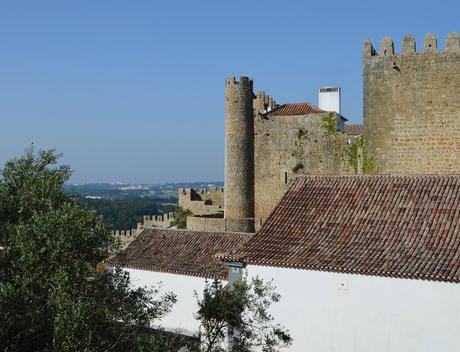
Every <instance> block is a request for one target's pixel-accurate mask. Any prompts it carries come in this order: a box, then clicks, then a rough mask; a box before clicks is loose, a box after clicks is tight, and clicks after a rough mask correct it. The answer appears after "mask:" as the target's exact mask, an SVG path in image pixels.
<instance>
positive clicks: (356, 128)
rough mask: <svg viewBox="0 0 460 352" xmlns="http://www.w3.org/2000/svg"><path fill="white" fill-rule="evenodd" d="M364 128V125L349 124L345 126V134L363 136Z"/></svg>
mask: <svg viewBox="0 0 460 352" xmlns="http://www.w3.org/2000/svg"><path fill="white" fill-rule="evenodd" d="M363 128H364V126H363V125H362V124H347V125H345V133H346V134H349V135H352V136H358V135H362V134H363Z"/></svg>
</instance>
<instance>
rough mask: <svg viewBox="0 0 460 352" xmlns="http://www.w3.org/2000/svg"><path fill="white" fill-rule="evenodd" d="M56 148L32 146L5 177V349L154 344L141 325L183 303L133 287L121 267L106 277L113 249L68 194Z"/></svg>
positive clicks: (0, 193) (1, 336)
mask: <svg viewBox="0 0 460 352" xmlns="http://www.w3.org/2000/svg"><path fill="white" fill-rule="evenodd" d="M58 159H59V155H57V154H56V153H55V152H54V151H52V150H48V151H39V152H38V155H36V154H35V152H34V150H33V148H32V147H31V148H29V149H28V150H27V151H26V153H25V155H24V156H22V157H21V158H18V159H14V160H11V161H9V162H7V163H6V165H5V167H4V169H3V170H2V176H3V178H2V179H0V243H1V245H2V246H3V247H4V250H3V254H2V255H0V316H1V317H2V323H1V324H0V349H1V350H2V351H126V350H136V349H138V347H139V348H140V346H143V347H145V346H148V344H149V343H150V342H149V340H147V339H142V338H140V339H139V338H138V337H136V335H137V333H136V331H137V330H138V327H139V326H145V325H148V324H149V323H150V322H151V321H153V320H154V319H157V318H159V317H161V316H163V315H164V314H166V313H167V312H168V311H169V309H170V308H171V305H172V304H173V302H174V300H175V298H174V296H173V295H172V294H165V295H161V294H160V293H159V291H158V289H147V288H137V289H132V288H131V286H130V280H129V275H128V274H127V273H126V272H124V271H122V270H120V269H116V270H114V271H112V272H109V271H103V272H98V271H97V270H96V266H97V264H98V263H100V262H101V261H102V260H103V259H104V258H105V257H106V254H107V253H108V250H109V249H110V248H111V246H112V245H113V243H114V241H113V237H112V236H111V235H110V232H109V231H107V230H106V228H105V226H104V224H103V223H102V220H101V218H100V216H98V215H97V214H96V212H95V211H94V210H88V209H84V208H81V207H80V206H79V205H78V202H77V200H76V199H73V198H71V197H69V196H68V194H66V193H65V191H64V189H63V185H64V183H65V182H66V181H67V180H68V179H69V177H70V175H71V170H70V168H69V167H68V166H58V165H57V162H58Z"/></svg>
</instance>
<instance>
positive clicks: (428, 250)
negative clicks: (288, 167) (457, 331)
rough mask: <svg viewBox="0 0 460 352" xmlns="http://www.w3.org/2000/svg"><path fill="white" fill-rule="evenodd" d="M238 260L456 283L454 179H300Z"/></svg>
mask: <svg viewBox="0 0 460 352" xmlns="http://www.w3.org/2000/svg"><path fill="white" fill-rule="evenodd" d="M239 256H240V257H243V258H245V259H244V261H246V262H247V263H248V264H255V265H267V266H277V267H290V268H302V269H309V270H321V271H331V272H342V273H354V274H364V275H378V276H389V277H399V278H411V279H425V280H436V281H450V282H460V175H449V176H434V175H433V176H429V175H425V176H389V175H378V176H302V177H299V178H298V179H297V180H296V181H295V182H294V183H293V185H292V186H291V188H290V189H289V191H288V192H287V193H286V194H285V195H284V197H283V198H282V200H281V202H280V203H279V204H278V206H277V207H276V208H275V210H274V211H273V213H272V214H271V215H270V217H269V219H268V220H267V222H266V223H265V224H264V226H263V227H262V229H261V230H260V231H259V232H258V233H257V234H256V235H255V236H254V237H253V238H252V239H251V240H249V241H248V242H247V243H246V244H245V245H244V246H243V248H242V249H241V251H240V252H239ZM221 259H227V260H232V259H234V260H238V256H234V255H228V256H226V258H225V257H222V256H221Z"/></svg>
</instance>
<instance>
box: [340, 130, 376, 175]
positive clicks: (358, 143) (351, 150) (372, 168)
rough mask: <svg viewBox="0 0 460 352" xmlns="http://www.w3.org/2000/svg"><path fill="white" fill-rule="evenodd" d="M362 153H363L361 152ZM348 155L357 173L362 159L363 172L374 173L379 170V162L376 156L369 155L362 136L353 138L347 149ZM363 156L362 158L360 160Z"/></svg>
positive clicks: (350, 163)
mask: <svg viewBox="0 0 460 352" xmlns="http://www.w3.org/2000/svg"><path fill="white" fill-rule="evenodd" d="M360 153H361V154H360ZM346 157H347V163H348V165H349V166H350V167H351V168H352V169H353V171H354V172H355V173H358V172H359V170H358V168H359V162H360V161H361V165H362V173H363V174H374V173H376V172H377V163H376V159H375V157H373V156H372V155H369V153H368V151H367V149H366V148H365V146H364V139H363V137H362V136H359V137H356V138H353V139H352V140H351V143H350V144H349V146H348V148H347V150H346ZM360 158H361V160H359V159H360Z"/></svg>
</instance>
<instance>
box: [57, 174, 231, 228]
mask: <svg viewBox="0 0 460 352" xmlns="http://www.w3.org/2000/svg"><path fill="white" fill-rule="evenodd" d="M211 186H216V187H223V182H191V183H165V184H125V183H85V184H67V185H66V186H65V187H66V190H67V192H69V193H70V194H73V195H75V196H76V197H78V198H79V202H80V204H82V205H83V206H85V207H89V208H93V209H96V211H97V212H98V213H99V214H101V215H102V217H103V219H104V222H105V223H106V225H108V226H109V227H111V228H112V229H117V230H127V229H131V228H135V227H136V225H137V223H138V222H141V221H142V219H143V216H144V215H159V214H163V213H166V212H170V211H174V210H175V208H176V206H177V200H178V196H177V194H178V189H179V188H207V187H211Z"/></svg>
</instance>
